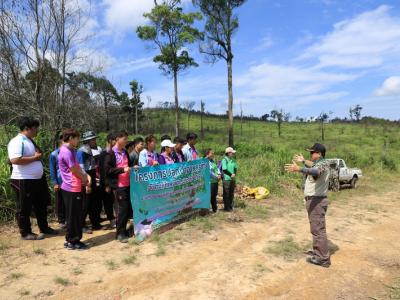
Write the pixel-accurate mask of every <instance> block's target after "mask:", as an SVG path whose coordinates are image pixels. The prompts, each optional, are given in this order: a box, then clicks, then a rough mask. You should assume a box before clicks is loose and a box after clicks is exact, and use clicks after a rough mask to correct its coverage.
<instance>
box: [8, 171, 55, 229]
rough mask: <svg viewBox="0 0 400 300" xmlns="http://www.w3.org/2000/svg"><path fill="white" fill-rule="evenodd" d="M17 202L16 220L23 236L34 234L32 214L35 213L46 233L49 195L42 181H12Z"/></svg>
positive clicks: (40, 227) (40, 226)
mask: <svg viewBox="0 0 400 300" xmlns="http://www.w3.org/2000/svg"><path fill="white" fill-rule="evenodd" d="M11 187H12V188H13V189H14V191H15V193H16V196H17V199H16V200H17V201H16V204H17V205H16V214H15V216H16V219H17V223H18V227H19V232H20V233H21V236H26V235H27V234H29V233H32V227H31V220H30V216H31V212H32V208H33V209H34V211H35V214H36V219H37V223H38V226H39V229H40V231H41V232H43V231H45V230H46V229H47V228H48V227H49V224H48V223H47V201H48V199H47V193H48V191H46V190H45V188H46V187H47V186H46V187H45V186H44V184H43V180H42V179H11Z"/></svg>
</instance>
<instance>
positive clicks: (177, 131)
mask: <svg viewBox="0 0 400 300" xmlns="http://www.w3.org/2000/svg"><path fill="white" fill-rule="evenodd" d="M174 95H175V134H176V136H179V101H178V72H177V71H176V70H174Z"/></svg>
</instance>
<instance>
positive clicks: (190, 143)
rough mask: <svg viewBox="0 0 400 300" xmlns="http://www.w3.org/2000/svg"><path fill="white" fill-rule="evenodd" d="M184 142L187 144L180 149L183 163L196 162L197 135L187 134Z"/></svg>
mask: <svg viewBox="0 0 400 300" xmlns="http://www.w3.org/2000/svg"><path fill="white" fill-rule="evenodd" d="M186 141H187V144H186V145H185V146H183V148H182V152H183V155H184V157H185V161H192V160H196V159H197V158H198V153H197V150H196V143H197V134H195V133H193V132H189V133H188V134H187V135H186Z"/></svg>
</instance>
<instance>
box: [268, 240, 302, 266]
mask: <svg viewBox="0 0 400 300" xmlns="http://www.w3.org/2000/svg"><path fill="white" fill-rule="evenodd" d="M264 252H265V253H268V254H272V255H274V256H280V257H283V258H284V259H285V260H289V261H291V260H294V259H296V258H297V257H299V256H301V255H302V252H303V248H302V247H301V246H300V245H299V244H298V243H296V242H295V241H294V240H293V237H291V236H289V237H287V238H284V239H282V240H280V241H277V242H273V243H272V245H270V246H267V247H266V248H265V249H264Z"/></svg>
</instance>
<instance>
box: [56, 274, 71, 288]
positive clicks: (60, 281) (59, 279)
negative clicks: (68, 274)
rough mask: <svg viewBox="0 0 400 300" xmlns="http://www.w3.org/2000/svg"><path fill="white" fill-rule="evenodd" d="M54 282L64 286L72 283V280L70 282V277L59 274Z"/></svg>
mask: <svg viewBox="0 0 400 300" xmlns="http://www.w3.org/2000/svg"><path fill="white" fill-rule="evenodd" d="M54 282H55V283H56V284H59V285H62V286H67V285H70V284H71V282H70V281H69V280H68V279H66V278H63V277H59V276H57V277H56V278H54Z"/></svg>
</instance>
